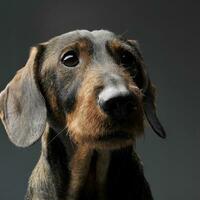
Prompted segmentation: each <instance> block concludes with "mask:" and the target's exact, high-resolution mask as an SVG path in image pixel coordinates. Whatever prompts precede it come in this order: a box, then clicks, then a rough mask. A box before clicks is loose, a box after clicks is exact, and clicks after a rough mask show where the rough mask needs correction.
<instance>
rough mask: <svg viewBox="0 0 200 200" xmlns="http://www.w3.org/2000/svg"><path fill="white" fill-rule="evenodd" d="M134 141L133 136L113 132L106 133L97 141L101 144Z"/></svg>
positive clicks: (121, 132)
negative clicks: (113, 141)
mask: <svg viewBox="0 0 200 200" xmlns="http://www.w3.org/2000/svg"><path fill="white" fill-rule="evenodd" d="M129 139H133V135H132V134H130V133H126V132H123V131H116V132H111V133H104V134H102V135H100V136H99V137H98V139H97V141H99V142H110V141H112V140H115V141H117V140H119V141H120V140H121V141H122V140H129Z"/></svg>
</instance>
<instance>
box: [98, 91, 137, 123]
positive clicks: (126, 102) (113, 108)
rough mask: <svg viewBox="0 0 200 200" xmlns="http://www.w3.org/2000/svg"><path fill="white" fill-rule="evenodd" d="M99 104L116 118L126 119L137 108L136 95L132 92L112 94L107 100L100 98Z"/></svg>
mask: <svg viewBox="0 0 200 200" xmlns="http://www.w3.org/2000/svg"><path fill="white" fill-rule="evenodd" d="M99 106H100V107H101V109H102V110H103V111H104V112H105V113H106V114H107V115H109V116H110V117H112V118H114V119H116V120H125V119H126V118H127V117H128V116H130V114H131V113H133V112H134V110H136V108H137V107H136V99H135V96H134V95H133V94H131V93H126V94H120V93H119V94H118V95H115V96H112V95H111V96H110V98H107V99H106V100H104V99H99Z"/></svg>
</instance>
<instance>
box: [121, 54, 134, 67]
mask: <svg viewBox="0 0 200 200" xmlns="http://www.w3.org/2000/svg"><path fill="white" fill-rule="evenodd" d="M119 59H120V63H121V64H122V65H123V66H125V67H131V66H132V65H133V64H134V63H135V57H134V56H133V54H132V53H130V52H129V51H121V52H120V54H119Z"/></svg>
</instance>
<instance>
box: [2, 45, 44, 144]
mask: <svg viewBox="0 0 200 200" xmlns="http://www.w3.org/2000/svg"><path fill="white" fill-rule="evenodd" d="M40 51H41V47H40V48H39V47H33V48H32V50H31V53H30V57H29V59H28V61H27V63H26V65H25V67H23V68H22V69H21V70H19V71H18V72H17V74H16V75H15V77H14V78H13V79H12V80H11V82H10V83H9V84H8V85H7V87H6V88H5V89H4V90H3V91H2V92H1V93H0V117H1V120H2V122H3V124H4V127H5V129H6V132H7V134H8V136H9V138H10V140H11V141H12V142H13V143H14V144H15V145H17V146H20V147H27V146H30V145H31V144H33V143H34V142H35V141H37V140H38V139H39V138H40V136H41V135H42V133H43V132H44V130H45V127H46V118H47V114H46V112H47V111H46V106H45V101H44V99H43V96H42V94H41V93H40V90H39V87H38V83H37V75H36V74H37V72H36V71H37V70H38V63H39V61H38V60H39V58H40Z"/></svg>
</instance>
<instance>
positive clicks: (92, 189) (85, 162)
mask: <svg viewBox="0 0 200 200" xmlns="http://www.w3.org/2000/svg"><path fill="white" fill-rule="evenodd" d="M83 155H84V154H83V153H81V152H79V153H77V155H75V160H74V162H73V163H72V171H71V179H70V184H69V189H68V195H67V200H85V199H88V200H90V199H91V200H93V199H96V200H105V198H106V197H105V186H106V180H107V173H108V167H109V163H110V153H109V152H100V151H98V152H97V151H94V150H93V151H92V152H87V155H86V156H85V157H84V156H83ZM80 156H81V158H80Z"/></svg>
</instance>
